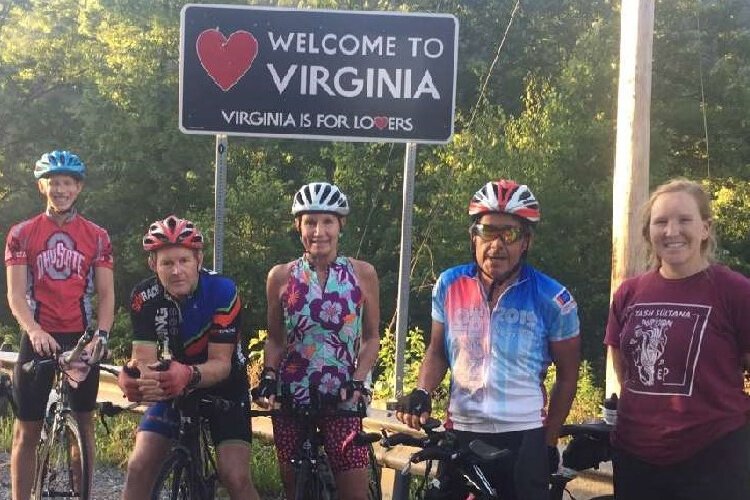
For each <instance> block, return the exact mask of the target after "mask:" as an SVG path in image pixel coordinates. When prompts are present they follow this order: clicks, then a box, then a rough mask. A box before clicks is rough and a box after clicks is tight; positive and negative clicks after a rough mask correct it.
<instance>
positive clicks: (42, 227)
mask: <svg viewBox="0 0 750 500" xmlns="http://www.w3.org/2000/svg"><path fill="white" fill-rule="evenodd" d="M85 173H86V167H85V166H84V165H83V163H81V160H80V159H79V158H78V156H76V155H74V154H72V153H70V152H68V151H52V152H51V153H47V154H44V155H42V157H41V158H40V159H39V161H37V162H36V166H35V169H34V177H35V178H36V179H37V182H38V187H39V192H40V193H42V195H43V196H44V197H45V199H46V201H47V209H46V211H45V212H43V213H41V214H39V215H37V216H36V217H33V218H31V219H28V220H25V221H23V222H20V223H18V224H16V225H15V226H13V227H12V228H11V230H10V231H9V232H8V238H7V242H6V246H5V265H6V266H7V273H6V274H7V280H8V303H9V305H10V309H11V311H12V312H13V315H14V316H15V318H16V320H17V321H18V324H19V326H20V327H21V329H22V330H23V332H24V333H23V335H22V337H21V349H20V352H19V355H18V361H17V363H16V368H15V371H14V374H13V396H14V398H15V400H16V402H17V404H18V413H17V415H16V421H15V425H14V428H13V448H12V452H11V476H12V478H11V484H12V489H13V492H12V498H13V500H26V499H28V498H29V495H30V494H31V487H32V484H31V483H32V480H33V474H31V473H30V471H33V470H34V461H35V459H36V454H35V448H36V444H37V442H38V441H39V435H40V433H41V428H42V418H43V416H44V411H45V408H46V404H47V399H48V397H49V392H50V389H51V386H52V376H53V369H52V367H51V366H43V367H40V369H39V370H38V371H37V373H36V374H27V373H24V372H23V371H22V370H21V369H20V367H21V365H22V364H23V363H25V362H26V361H29V360H31V359H33V358H35V357H45V356H51V355H53V354H54V353H56V352H58V351H65V350H68V349H71V348H72V347H73V345H74V344H75V343H76V341H77V340H78V338H79V337H80V336H81V334H82V333H83V331H84V330H85V329H86V328H87V327H89V325H90V324H91V321H92V316H93V307H94V305H93V303H92V300H91V299H92V296H93V294H94V293H96V294H97V296H98V301H97V305H96V309H97V313H96V318H97V322H98V327H99V329H98V331H97V333H96V335H95V337H94V340H92V343H91V344H90V345H89V346H88V348H87V349H88V350H89V352H90V353H91V354H92V358H93V359H95V358H100V357H101V356H102V355H103V353H104V352H106V342H107V335H108V334H107V332H108V331H109V330H110V329H111V328H112V323H113V321H114V305H115V293H114V280H113V273H112V267H113V259H112V245H111V243H110V240H109V235H108V234H107V232H106V231H105V230H104V229H102V228H101V227H99V226H97V225H96V224H94V223H92V222H90V221H88V220H86V219H84V218H83V217H82V216H81V215H80V214H79V213H78V212H77V211H76V209H75V202H76V199H77V198H78V195H79V194H80V193H81V190H82V189H83V178H84V176H85ZM98 387H99V371H98V369H96V368H93V369H92V371H91V373H89V375H88V377H87V378H86V380H85V381H83V382H82V383H80V385H79V386H78V387H77V388H76V389H74V390H73V392H72V395H71V407H72V408H73V411H74V413H75V416H76V419H77V420H78V423H79V426H80V427H81V430H82V432H83V433H84V435H85V436H86V441H87V443H88V448H89V450H88V452H89V456H90V457H93V456H94V425H93V420H92V411H93V410H94V405H95V403H96V393H97V391H98ZM91 464H92V467H93V460H92V461H91ZM91 476H92V474H90V477H91Z"/></svg>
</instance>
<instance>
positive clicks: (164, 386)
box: [141, 359, 193, 399]
mask: <svg viewBox="0 0 750 500" xmlns="http://www.w3.org/2000/svg"><path fill="white" fill-rule="evenodd" d="M148 368H149V369H150V370H149V371H148V372H146V373H145V374H144V375H143V379H144V380H154V381H156V383H157V385H158V388H159V389H160V390H161V391H162V394H163V396H162V399H172V398H176V397H177V396H181V395H182V394H184V393H185V389H186V388H187V386H188V384H189V383H190V378H191V377H192V375H193V369H192V368H191V367H190V365H186V364H183V363H180V362H179V361H175V360H174V359H173V360H171V361H170V362H169V364H168V365H166V364H165V363H163V362H161V361H157V362H156V363H152V364H150V365H148ZM141 390H143V386H141ZM154 395H156V396H158V392H154Z"/></svg>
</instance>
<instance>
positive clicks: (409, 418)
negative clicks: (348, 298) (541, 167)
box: [397, 179, 580, 500]
mask: <svg viewBox="0 0 750 500" xmlns="http://www.w3.org/2000/svg"><path fill="white" fill-rule="evenodd" d="M469 216H470V217H471V226H470V229H469V234H470V238H471V251H472V257H473V260H474V262H473V263H470V264H465V265H460V266H456V267H452V268H450V269H448V270H446V271H444V272H443V273H442V274H441V275H440V278H439V279H438V281H437V283H436V284H435V287H434V289H433V294H432V334H431V338H430V345H429V347H428V349H427V352H426V354H425V358H424V361H423V362H422V366H421V368H420V371H419V378H418V380H417V384H418V385H417V388H416V389H414V391H413V392H412V393H411V394H409V395H408V396H406V397H405V398H403V399H402V400H401V401H400V407H399V409H398V412H397V418H399V420H401V421H402V422H404V423H407V424H408V425H410V426H412V427H414V428H419V427H420V425H421V424H423V423H425V421H426V419H427V417H428V416H429V415H430V413H431V393H432V391H433V390H434V389H435V388H436V387H437V386H438V384H440V381H441V380H442V379H443V376H444V375H445V373H446V371H447V370H448V369H449V368H450V371H451V391H450V402H449V406H448V416H447V422H446V424H445V426H446V428H451V429H453V430H454V431H455V433H456V435H457V438H458V441H459V444H461V445H463V446H467V445H468V443H470V442H471V441H472V440H474V439H481V440H482V441H485V442H487V443H489V444H491V445H493V446H495V447H497V448H508V449H510V450H511V451H512V452H513V454H512V455H511V459H510V460H505V461H500V462H499V463H497V464H494V465H483V466H482V468H483V470H484V472H485V475H486V476H487V477H488V479H489V481H490V482H491V483H492V485H493V487H494V488H495V489H497V492H498V497H499V498H502V499H503V500H516V499H518V500H545V499H548V498H549V492H548V489H549V474H550V468H555V467H557V464H556V460H558V454H557V448H556V447H555V445H556V443H557V438H558V434H559V432H560V427H561V425H562V423H563V421H564V420H565V417H566V416H567V414H568V411H569V410H570V406H571V402H572V400H573V396H574V395H575V391H576V381H577V378H578V363H579V356H580V354H579V351H580V336H579V321H578V312H577V311H578V308H577V306H576V302H575V300H574V299H573V296H572V295H571V294H570V292H569V291H568V290H567V289H566V288H565V287H564V286H562V285H561V284H560V283H558V282H557V281H555V280H554V279H552V278H550V277H549V276H547V275H545V274H543V273H541V272H540V271H538V270H536V269H535V268H534V267H532V266H531V265H529V264H528V263H526V254H527V252H528V250H529V248H530V246H531V242H532V239H533V227H534V226H535V225H536V223H537V222H539V220H540V218H541V212H540V209H539V203H538V202H537V200H536V198H535V197H534V195H533V194H532V192H531V191H530V190H529V188H528V187H527V186H526V185H523V184H518V183H516V182H514V181H511V180H506V179H502V180H499V181H493V182H488V183H487V184H485V185H484V186H483V187H482V188H481V189H480V190H479V191H477V192H476V194H474V196H473V198H472V199H471V202H470V204H469ZM550 363H554V364H555V367H556V381H555V385H554V386H553V388H552V391H551V393H550V397H549V404H547V394H546V391H545V389H544V384H543V382H544V378H545V375H546V373H547V368H548V367H549V365H550ZM442 469H443V470H441V471H440V476H441V488H440V490H439V491H434V492H432V493H433V494H434V495H433V497H432V498H451V499H452V498H463V496H462V495H464V496H465V493H464V492H463V491H462V490H465V484H464V482H463V481H462V480H461V478H459V477H456V475H455V471H452V470H447V468H446V467H443V468H442Z"/></svg>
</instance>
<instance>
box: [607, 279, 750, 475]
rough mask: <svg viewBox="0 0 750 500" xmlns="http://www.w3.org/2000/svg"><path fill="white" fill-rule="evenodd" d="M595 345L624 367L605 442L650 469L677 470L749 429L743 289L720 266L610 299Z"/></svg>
mask: <svg viewBox="0 0 750 500" xmlns="http://www.w3.org/2000/svg"><path fill="white" fill-rule="evenodd" d="M604 343H605V344H607V345H611V346H613V347H616V348H619V349H620V350H621V353H622V355H623V359H624V365H625V381H624V383H623V386H622V389H621V394H620V402H619V405H618V415H617V426H616V428H615V432H614V435H613V442H614V444H615V445H616V446H618V447H620V448H622V449H623V450H625V451H627V452H629V453H632V454H633V455H636V456H638V457H640V458H641V459H643V460H645V461H647V462H651V463H654V464H669V463H675V462H679V461H682V460H685V459H687V458H689V457H691V456H692V455H694V454H695V453H697V452H698V451H700V450H701V449H703V448H704V447H705V446H707V445H709V444H711V443H712V442H714V441H715V440H717V439H718V438H720V437H721V436H723V435H725V434H727V433H728V432H731V431H733V430H735V429H737V428H739V427H741V426H742V425H744V424H745V423H746V422H747V421H748V420H749V419H750V396H747V395H746V394H745V393H744V392H743V374H742V362H741V361H742V355H743V354H744V353H748V352H750V280H748V279H747V278H745V277H744V276H742V275H741V274H739V273H736V272H734V271H731V270H729V269H728V268H726V267H724V266H720V265H712V266H710V267H709V268H708V269H706V270H705V271H702V272H700V273H698V274H695V275H693V276H690V277H688V278H684V279H678V280H668V279H665V278H663V277H662V276H661V275H660V274H659V272H658V271H650V272H648V273H645V274H642V275H640V276H637V277H635V278H632V279H629V280H627V281H625V282H624V283H623V284H622V285H621V286H620V288H619V289H618V290H617V292H616V293H615V296H614V298H613V300H612V307H611V308H610V312H609V320H608V322H607V333H606V336H605V339H604Z"/></svg>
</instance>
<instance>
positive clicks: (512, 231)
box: [471, 224, 524, 245]
mask: <svg viewBox="0 0 750 500" xmlns="http://www.w3.org/2000/svg"><path fill="white" fill-rule="evenodd" d="M471 234H473V235H475V236H479V237H480V238H481V239H482V241H486V242H490V241H494V240H496V239H498V238H500V241H502V242H503V244H504V245H512V244H513V243H515V242H517V241H518V240H520V239H521V238H523V235H524V230H523V228H521V227H518V226H491V225H489V224H474V225H473V226H472V227H471Z"/></svg>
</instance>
